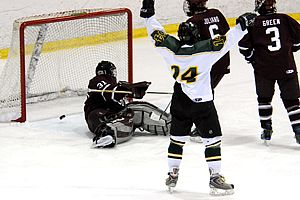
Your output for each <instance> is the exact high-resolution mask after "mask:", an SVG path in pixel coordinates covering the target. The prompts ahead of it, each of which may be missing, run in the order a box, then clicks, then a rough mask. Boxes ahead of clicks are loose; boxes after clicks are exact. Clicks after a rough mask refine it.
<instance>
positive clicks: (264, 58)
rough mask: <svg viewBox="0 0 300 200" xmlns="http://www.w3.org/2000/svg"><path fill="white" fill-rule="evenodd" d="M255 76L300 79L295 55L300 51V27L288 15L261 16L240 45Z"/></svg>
mask: <svg viewBox="0 0 300 200" xmlns="http://www.w3.org/2000/svg"><path fill="white" fill-rule="evenodd" d="M239 46H240V52H241V53H242V54H243V55H244V56H245V58H246V60H251V62H252V65H253V67H254V72H255V73H256V74H258V75H260V76H263V77H265V78H268V79H284V78H288V77H292V76H295V75H297V68H296V64H295V60H294V55H293V52H295V51H297V50H299V49H300V25H299V23H298V22H297V21H296V20H294V19H293V18H291V17H290V16H288V15H286V14H281V13H274V14H269V15H263V16H262V15H261V16H258V17H257V18H256V19H255V23H254V26H253V27H250V28H249V33H248V34H247V35H245V36H244V38H243V39H242V40H241V41H240V42H239Z"/></svg>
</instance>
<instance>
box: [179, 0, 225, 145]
mask: <svg viewBox="0 0 300 200" xmlns="http://www.w3.org/2000/svg"><path fill="white" fill-rule="evenodd" d="M207 1H208V0H184V3H183V10H184V12H185V14H186V15H187V16H188V17H190V18H189V19H188V20H187V22H192V23H193V24H196V25H197V27H198V29H199V33H200V35H201V39H210V38H215V37H217V36H219V35H225V34H226V33H227V31H228V30H229V25H228V23H227V21H226V19H225V17H224V15H223V14H222V13H221V11H219V10H218V9H215V8H207V6H206V3H207ZM229 55H230V53H229V52H228V53H227V54H226V55H224V56H223V57H222V58H221V59H220V60H219V61H218V62H216V63H215V64H214V65H213V67H212V70H211V72H210V76H211V85H212V88H213V89H214V88H215V87H216V86H217V85H218V84H219V83H220V81H221V79H222V78H223V77H224V75H225V74H228V73H230V67H229V65H230V56H229ZM191 140H192V141H195V142H201V138H200V133H199V130H196V129H193V130H192V131H191Z"/></svg>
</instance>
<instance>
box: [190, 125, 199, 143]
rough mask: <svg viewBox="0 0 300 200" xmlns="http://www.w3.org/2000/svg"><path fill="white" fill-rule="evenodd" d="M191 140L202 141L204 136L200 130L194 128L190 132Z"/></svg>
mask: <svg viewBox="0 0 300 200" xmlns="http://www.w3.org/2000/svg"><path fill="white" fill-rule="evenodd" d="M190 140H191V141H193V142H197V143H202V138H201V136H200V133H199V130H198V129H197V128H194V129H193V130H192V131H191V133H190Z"/></svg>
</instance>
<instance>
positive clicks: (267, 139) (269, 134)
mask: <svg viewBox="0 0 300 200" xmlns="http://www.w3.org/2000/svg"><path fill="white" fill-rule="evenodd" d="M272 133H273V130H272V129H270V130H268V129H264V130H263V132H262V134H261V135H260V138H261V139H262V140H263V141H264V143H265V144H266V145H267V146H269V144H270V141H271V137H272Z"/></svg>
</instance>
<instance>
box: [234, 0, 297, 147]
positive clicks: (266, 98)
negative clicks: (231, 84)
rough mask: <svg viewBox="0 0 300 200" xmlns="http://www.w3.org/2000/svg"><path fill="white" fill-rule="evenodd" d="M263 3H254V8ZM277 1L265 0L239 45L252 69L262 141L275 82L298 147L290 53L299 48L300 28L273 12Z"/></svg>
mask: <svg viewBox="0 0 300 200" xmlns="http://www.w3.org/2000/svg"><path fill="white" fill-rule="evenodd" d="M262 2H263V0H256V1H255V3H256V6H258V5H261V3H262ZM275 5H276V0H266V1H264V3H263V4H262V6H261V7H260V8H259V9H258V12H259V14H260V16H258V17H257V18H256V19H255V24H254V26H253V27H250V28H249V33H248V34H247V35H245V37H244V38H243V39H242V40H241V41H240V42H239V47H240V53H241V54H243V55H244V57H245V59H246V60H247V61H248V63H251V64H252V66H253V68H254V75H255V85H256V94H257V101H258V111H259V116H260V124H261V127H262V129H263V132H262V134H261V139H262V140H264V141H265V142H268V141H269V140H270V139H271V136H272V132H273V129H272V111H273V108H272V105H271V102H272V98H273V95H274V87H275V83H276V82H277V84H278V86H279V89H280V97H281V99H282V102H283V104H284V107H285V108H286V110H287V113H288V117H289V119H290V122H291V125H292V128H293V131H294V133H295V136H296V141H297V143H299V144H300V109H299V100H298V98H299V96H300V91H299V82H298V76H297V68H296V64H295V60H294V56H293V52H296V51H298V50H299V49H300V25H299V23H298V22H297V21H295V20H294V19H293V18H291V17H289V16H288V15H286V14H283V13H276V6H275Z"/></svg>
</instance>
